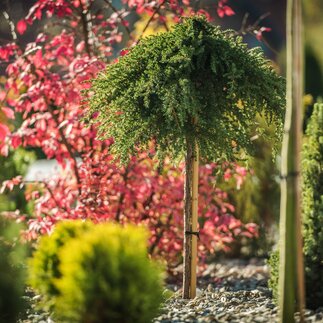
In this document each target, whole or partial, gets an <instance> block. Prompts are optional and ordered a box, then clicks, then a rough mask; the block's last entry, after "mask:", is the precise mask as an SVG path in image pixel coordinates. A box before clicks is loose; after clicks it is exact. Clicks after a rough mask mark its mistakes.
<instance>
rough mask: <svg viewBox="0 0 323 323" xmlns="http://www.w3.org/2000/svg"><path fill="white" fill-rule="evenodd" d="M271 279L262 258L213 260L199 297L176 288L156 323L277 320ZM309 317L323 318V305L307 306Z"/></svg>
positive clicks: (307, 319)
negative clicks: (188, 297)
mask: <svg viewBox="0 0 323 323" xmlns="http://www.w3.org/2000/svg"><path fill="white" fill-rule="evenodd" d="M267 280H268V267H267V266H266V265H265V264H264V261H262V260H257V259H254V260H251V261H249V262H246V261H243V260H229V261H228V260H227V261H223V262H221V263H217V264H211V265H209V266H208V268H207V269H206V271H205V272H204V273H203V275H202V277H201V278H200V280H199V282H198V286H199V287H201V289H198V290H197V297H196V298H194V299H193V300H183V299H181V294H180V291H178V292H175V294H174V296H173V297H171V298H170V299H169V300H168V301H167V302H166V303H165V304H164V306H163V314H162V315H160V316H159V317H157V318H156V319H155V320H154V323H166V322H173V323H176V322H177V323H180V322H192V323H193V322H232V323H242V322H268V323H269V322H277V307H276V305H275V304H274V303H273V300H272V296H271V292H270V290H269V289H268V287H267ZM175 288H176V287H175ZM305 318H306V322H323V308H321V309H319V310H317V311H315V312H314V311H309V310H307V311H306V312H305Z"/></svg>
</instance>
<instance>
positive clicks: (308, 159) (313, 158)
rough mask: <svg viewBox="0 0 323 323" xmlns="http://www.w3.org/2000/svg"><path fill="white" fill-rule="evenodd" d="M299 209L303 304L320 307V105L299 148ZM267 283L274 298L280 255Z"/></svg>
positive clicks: (322, 210)
mask: <svg viewBox="0 0 323 323" xmlns="http://www.w3.org/2000/svg"><path fill="white" fill-rule="evenodd" d="M301 169H302V178H303V182H302V212H303V240H304V248H303V252H304V261H305V282H306V306H307V307H308V308H312V309H316V308H318V307H320V306H323V289H322V286H323V104H315V105H314V110H313V113H312V116H311V118H310V121H309V123H308V126H307V129H306V137H305V139H304V144H303V147H302V168H301ZM268 263H269V265H270V267H271V278H270V281H269V286H270V288H271V289H272V290H273V294H274V297H276V298H277V286H278V271H279V268H278V267H279V266H278V264H279V254H278V252H277V251H275V252H274V253H273V254H272V255H271V257H270V259H269V261H268Z"/></svg>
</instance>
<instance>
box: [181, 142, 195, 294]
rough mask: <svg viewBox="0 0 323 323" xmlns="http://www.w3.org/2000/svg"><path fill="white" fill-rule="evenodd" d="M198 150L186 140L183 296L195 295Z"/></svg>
mask: <svg viewBox="0 0 323 323" xmlns="http://www.w3.org/2000/svg"><path fill="white" fill-rule="evenodd" d="M197 203H198V150H197V147H196V148H195V149H194V143H192V142H190V141H189V140H187V152H186V158H185V188H184V269H183V298H194V297H195V295H196V262H197V236H198V233H197V206H198V204H197Z"/></svg>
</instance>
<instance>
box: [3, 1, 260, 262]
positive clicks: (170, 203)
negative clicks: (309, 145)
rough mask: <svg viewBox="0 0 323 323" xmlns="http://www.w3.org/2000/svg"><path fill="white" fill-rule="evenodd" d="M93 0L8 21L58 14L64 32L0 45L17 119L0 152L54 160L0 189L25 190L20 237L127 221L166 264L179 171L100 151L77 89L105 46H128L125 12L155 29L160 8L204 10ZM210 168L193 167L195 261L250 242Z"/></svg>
mask: <svg viewBox="0 0 323 323" xmlns="http://www.w3.org/2000/svg"><path fill="white" fill-rule="evenodd" d="M93 2H94V1H93V0H79V1H78V0H75V1H65V0H56V1H53V0H38V1H36V3H35V4H34V5H33V7H32V8H31V9H30V11H29V14H28V15H27V17H25V19H22V20H20V21H19V22H18V24H17V31H18V32H19V33H20V34H23V33H24V32H25V31H26V28H28V24H32V23H33V22H34V21H35V20H39V19H42V18H43V17H45V16H46V17H47V18H50V21H51V20H54V19H56V18H57V17H58V18H59V19H60V18H62V17H64V19H65V22H66V25H67V26H68V27H69V28H66V29H64V30H62V31H61V32H59V33H57V34H55V35H49V34H46V33H41V34H39V35H38V36H37V38H36V40H35V41H34V42H32V43H29V44H28V45H27V46H26V48H24V49H20V48H18V46H17V45H15V44H7V45H5V46H2V47H0V59H1V60H3V61H5V62H8V63H7V64H8V65H7V70H6V71H7V81H6V84H5V88H4V89H3V91H0V93H4V92H5V91H9V89H10V91H12V92H13V93H14V95H13V96H12V97H11V98H10V99H9V97H6V96H4V98H3V101H4V102H5V105H6V108H4V110H3V111H4V113H5V114H6V115H7V116H8V117H9V118H14V117H16V116H18V115H19V116H20V117H21V118H22V123H21V125H20V126H19V127H18V128H17V129H15V130H14V131H13V132H12V133H11V132H10V131H9V128H8V126H6V125H4V124H0V149H1V151H2V153H5V149H8V147H10V149H15V148H17V147H19V146H23V147H28V148H40V149H41V150H42V152H43V153H44V154H45V155H46V157H47V158H48V159H56V160H57V161H58V163H59V164H60V166H61V170H62V171H61V173H60V174H59V175H58V176H57V177H55V178H52V179H50V180H48V181H46V182H42V183H32V184H31V183H24V182H23V180H22V178H21V177H19V178H14V179H12V180H11V181H6V182H5V183H3V185H2V190H4V189H12V188H13V186H14V185H20V186H22V185H25V192H26V199H27V200H33V201H34V205H35V208H34V213H33V215H32V216H27V215H23V214H21V215H20V218H21V219H23V220H25V221H27V223H28V231H27V232H26V237H27V238H28V239H35V238H37V236H38V235H39V234H46V233H49V232H50V231H51V230H52V227H53V225H54V224H55V223H56V222H57V221H61V220H62V219H80V218H81V219H91V220H93V221H94V222H102V221H117V222H121V223H127V222H131V223H136V224H138V225H141V226H145V227H147V228H149V230H150V232H151V237H150V249H149V251H150V253H151V254H153V255H156V256H160V257H163V258H165V259H167V260H168V261H169V263H175V262H176V261H177V260H178V258H179V257H180V255H181V250H182V244H183V214H182V212H183V211H182V209H183V201H182V199H183V174H182V172H183V165H182V164H181V165H180V166H178V167H175V166H174V165H173V164H172V163H171V162H170V160H165V161H164V163H163V168H161V167H158V165H156V164H155V162H154V161H152V159H151V158H150V157H151V155H153V154H154V151H153V145H152V147H151V151H150V152H147V154H142V155H141V156H140V157H138V158H132V159H131V162H130V163H129V165H128V166H122V167H121V166H120V165H118V162H117V161H114V160H113V156H112V155H111V154H110V153H109V146H110V145H111V143H112V139H111V140H105V141H100V140H98V139H97V138H96V129H95V127H93V126H91V127H86V126H85V125H84V124H83V123H82V121H81V118H82V116H83V113H84V107H83V106H82V96H81V90H83V89H85V88H87V87H88V86H89V85H88V83H86V81H87V80H89V79H91V78H93V77H95V76H96V75H97V73H98V72H99V71H101V70H102V69H103V68H104V67H105V66H106V65H107V64H109V63H111V62H112V61H113V60H114V58H112V57H111V56H112V55H113V53H114V51H115V50H114V48H113V47H112V45H113V44H115V43H119V42H122V43H123V45H125V44H127V45H129V46H130V45H131V44H133V43H134V42H135V39H133V35H132V34H130V32H129V29H127V28H128V25H129V23H128V21H127V20H126V17H127V15H128V14H129V13H130V12H131V11H136V12H137V13H139V14H142V13H144V12H145V13H148V14H149V15H150V16H151V17H152V20H155V21H156V22H158V23H160V24H161V25H163V24H166V21H167V20H166V19H164V18H165V16H166V13H167V12H170V13H171V15H172V18H173V19H174V20H175V21H176V20H178V19H179V17H180V16H181V15H183V14H184V12H185V13H190V14H193V13H195V12H197V11H200V12H201V10H202V11H203V10H204V11H205V10H206V9H204V8H198V9H197V10H196V8H195V7H196V6H195V4H193V6H194V9H193V8H192V7H190V1H189V0H187V1H184V2H183V3H182V2H179V1H177V0H170V1H169V2H166V1H162V0H159V1H150V0H125V1H123V2H124V8H122V9H121V10H117V9H115V8H114V7H113V6H111V4H110V2H108V1H107V2H106V6H104V7H102V10H99V11H98V10H94V9H93V10H92V5H93ZM109 4H110V5H109ZM91 10H92V11H91ZM205 12H206V11H205ZM206 13H208V12H206ZM233 13H234V12H233V10H232V9H231V8H230V7H229V6H228V4H227V1H225V0H222V1H220V2H219V4H218V15H219V16H220V17H222V16H225V15H227V16H230V15H232V14H233ZM55 17H56V18H55ZM89 17H91V20H89ZM210 19H211V15H210ZM70 27H72V28H70ZM76 27H77V28H76ZM126 54H127V51H126V50H123V51H121V55H126ZM13 56H14V60H13V61H10V59H11V58H12V57H13ZM2 96H3V95H2ZM93 117H94V118H95V116H93ZM1 145H2V146H1ZM1 147H2V148H1ZM76 157H78V158H79V159H80V160H81V161H80V162H79V161H78V160H77V158H76ZM216 169H217V165H215V164H208V165H203V166H201V169H200V182H199V191H200V199H199V214H200V219H199V221H200V223H199V225H200V228H199V230H200V243H199V252H200V255H204V256H205V255H207V254H209V253H214V252H216V251H218V250H225V251H226V250H228V248H229V247H230V244H231V243H232V242H234V241H235V239H237V238H238V237H239V236H246V237H250V238H252V237H255V236H257V228H256V226H254V225H253V224H246V225H244V224H243V223H241V221H239V220H237V219H236V218H235V217H234V216H233V214H234V206H233V205H231V204H230V203H228V202H227V194H226V193H225V192H223V191H221V190H220V189H218V188H216V186H215V184H216V178H215V176H214V174H215V171H216ZM245 175H246V173H245V169H243V168H241V167H240V168H239V167H233V168H232V167H231V168H230V170H229V169H228V170H227V171H225V176H226V177H227V178H229V177H232V176H233V177H235V178H236V180H237V185H238V186H239V185H241V182H242V181H243V178H244V177H245Z"/></svg>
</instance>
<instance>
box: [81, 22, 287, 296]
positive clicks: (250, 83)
mask: <svg viewBox="0 0 323 323" xmlns="http://www.w3.org/2000/svg"><path fill="white" fill-rule="evenodd" d="M284 84H285V83H284V81H283V79H282V78H280V77H279V76H278V75H277V74H276V73H275V71H274V69H273V68H272V67H271V65H270V64H269V62H268V61H267V60H266V59H265V58H264V56H263V54H262V52H261V50H260V49H259V48H256V49H252V50H248V48H247V46H246V44H244V43H243V42H242V39H241V38H240V37H235V36H234V35H233V34H232V32H230V31H227V32H223V31H221V30H220V29H219V28H218V27H214V26H212V25H211V24H210V23H208V22H207V21H206V19H205V18H204V17H194V18H188V19H184V21H183V22H182V23H180V24H178V25H176V26H175V27H174V29H173V30H172V31H169V32H166V33H161V34H159V35H157V36H151V37H147V38H145V39H142V40H141V41H140V43H139V44H138V45H137V46H135V47H133V48H129V49H128V50H127V53H126V54H125V55H124V56H123V57H121V58H120V59H119V60H118V62H116V63H115V64H111V65H109V66H108V67H107V68H106V70H105V71H104V72H103V73H101V74H99V75H98V77H97V78H96V79H94V80H93V81H92V82H91V88H90V90H89V91H88V95H89V96H90V98H89V102H90V109H89V112H88V114H87V115H88V121H91V122H92V123H99V126H98V128H99V134H100V135H101V138H102V139H107V138H111V137H112V138H113V139H114V142H113V144H112V145H111V151H112V154H113V155H114V156H115V157H116V158H120V159H121V161H122V162H127V161H128V160H129V158H130V156H133V155H138V154H139V153H141V152H143V151H146V150H148V149H149V145H150V143H151V142H153V144H154V148H155V149H156V152H157V153H156V158H159V159H160V160H163V159H164V158H165V156H169V157H170V158H172V160H173V161H174V162H175V161H176V160H180V159H181V158H182V157H183V156H185V173H186V175H185V207H184V235H185V241H184V244H185V247H184V279H183V297H184V298H189V297H192V298H193V297H195V290H194V286H195V281H194V280H195V277H194V276H195V275H194V273H193V271H195V270H196V269H195V268H193V267H194V265H193V266H192V262H193V264H194V261H195V260H194V259H192V254H191V252H192V240H193V239H194V240H196V239H197V237H196V235H197V234H198V232H197V231H196V228H197V225H196V224H195V223H193V222H192V212H193V211H192V210H193V207H194V206H193V205H194V203H192V202H194V200H195V201H196V199H197V196H193V194H194V193H193V192H196V191H197V180H196V177H197V175H196V173H195V174H194V172H193V161H194V159H197V158H198V157H197V156H198V154H199V156H200V158H201V160H202V161H217V162H219V161H235V160H237V159H239V158H240V159H242V158H243V156H245V154H247V153H252V148H253V143H252V139H251V138H250V130H251V128H253V129H255V130H254V131H255V133H254V135H257V134H259V133H260V132H261V129H259V128H258V127H255V114H256V113H259V114H261V113H264V114H265V116H266V117H267V120H268V122H272V123H274V124H276V126H277V131H276V138H275V139H276V141H279V140H280V138H281V137H280V134H281V126H282V118H283V115H284V105H285V98H284V95H285V91H284ZM94 116H95V118H94ZM195 168H196V167H195ZM195 171H196V170H195ZM194 177H195V180H193V178H194ZM193 183H194V184H193ZM193 185H195V187H193ZM194 208H195V210H196V206H195V207H194ZM193 247H194V248H196V243H194V245H193ZM193 255H194V257H195V251H193ZM192 276H193V277H192ZM190 285H192V288H190Z"/></svg>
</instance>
